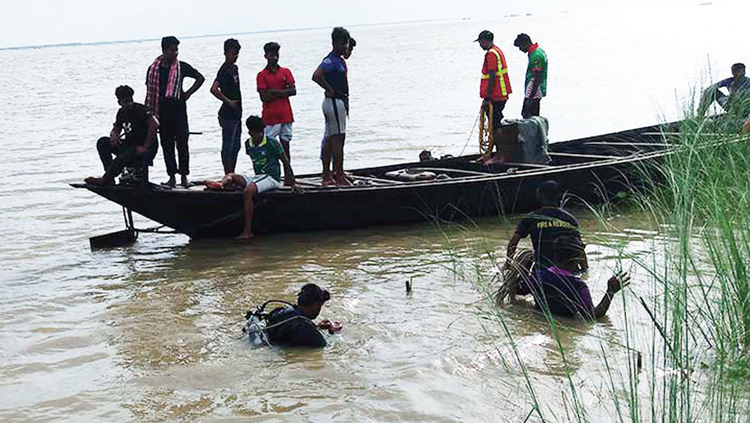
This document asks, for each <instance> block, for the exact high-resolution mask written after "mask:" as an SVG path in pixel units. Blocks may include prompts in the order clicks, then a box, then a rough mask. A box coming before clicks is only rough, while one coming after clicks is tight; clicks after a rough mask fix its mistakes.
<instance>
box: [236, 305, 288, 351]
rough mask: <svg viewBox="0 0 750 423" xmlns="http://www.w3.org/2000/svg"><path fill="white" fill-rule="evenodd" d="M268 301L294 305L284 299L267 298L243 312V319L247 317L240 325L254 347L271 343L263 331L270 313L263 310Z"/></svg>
mask: <svg viewBox="0 0 750 423" xmlns="http://www.w3.org/2000/svg"><path fill="white" fill-rule="evenodd" d="M270 303H281V304H286V305H289V306H294V304H292V303H288V302H286V301H281V300H269V301H266V302H265V303H263V304H262V305H259V306H258V307H256V308H255V309H254V310H250V311H248V312H247V313H246V314H245V319H247V322H245V325H244V326H243V327H242V331H243V332H245V333H246V334H247V337H248V341H249V342H250V345H252V346H254V347H260V346H263V345H271V343H270V342H268V337H267V336H266V331H265V330H266V325H267V323H268V317H269V315H270V313H266V312H265V309H266V306H267V305H268V304H270Z"/></svg>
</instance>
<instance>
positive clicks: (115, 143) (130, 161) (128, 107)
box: [84, 85, 159, 185]
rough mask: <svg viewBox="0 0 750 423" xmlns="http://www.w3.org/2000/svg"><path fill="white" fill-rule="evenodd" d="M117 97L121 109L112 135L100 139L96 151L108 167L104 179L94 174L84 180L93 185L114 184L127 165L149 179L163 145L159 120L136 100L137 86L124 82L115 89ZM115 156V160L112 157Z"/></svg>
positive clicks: (105, 166) (105, 168)
mask: <svg viewBox="0 0 750 423" xmlns="http://www.w3.org/2000/svg"><path fill="white" fill-rule="evenodd" d="M115 97H117V103H118V104H119V105H120V109H119V110H118V111H117V116H116V117H115V123H114V126H113V128H112V131H111V132H110V133H109V137H102V138H99V141H97V142H96V150H97V151H98V152H99V158H100V159H101V161H102V165H103V166H104V175H102V176H101V177H100V178H97V177H93V176H90V177H88V178H86V179H85V180H84V182H86V183H87V184H91V185H111V184H113V183H114V181H115V177H117V176H119V175H120V173H122V171H123V169H125V168H126V167H130V166H133V167H136V168H138V169H139V170H140V171H142V172H143V173H144V175H143V178H144V179H147V175H148V166H149V165H150V164H151V162H152V161H153V159H154V156H155V155H156V151H157V149H158V148H159V147H158V144H157V142H156V129H157V128H158V127H159V122H158V121H157V120H156V118H155V117H154V116H153V115H152V114H151V111H149V110H148V108H146V106H144V105H143V104H139V103H134V102H133V89H132V88H130V87H129V86H127V85H121V86H119V87H117V89H115ZM113 155H114V156H115V158H114V160H113V159H112V156H113Z"/></svg>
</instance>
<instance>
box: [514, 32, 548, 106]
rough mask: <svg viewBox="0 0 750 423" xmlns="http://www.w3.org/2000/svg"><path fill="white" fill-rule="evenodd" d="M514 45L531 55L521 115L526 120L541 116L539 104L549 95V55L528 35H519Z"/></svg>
mask: <svg viewBox="0 0 750 423" xmlns="http://www.w3.org/2000/svg"><path fill="white" fill-rule="evenodd" d="M513 45H514V46H516V47H518V49H519V50H521V51H522V52H524V53H528V54H529V65H528V67H527V68H526V87H525V88H526V91H525V94H524V97H523V109H521V115H522V116H523V118H524V119H527V118H530V117H531V116H539V103H541V101H542V97H544V96H546V95H547V53H545V52H544V50H542V49H541V48H539V44H536V43H532V42H531V38H530V37H529V36H528V35H526V34H518V36H517V37H516V41H514V42H513Z"/></svg>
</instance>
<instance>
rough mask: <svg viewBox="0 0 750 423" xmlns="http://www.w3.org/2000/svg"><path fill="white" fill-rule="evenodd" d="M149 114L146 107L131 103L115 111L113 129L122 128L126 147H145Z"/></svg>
mask: <svg viewBox="0 0 750 423" xmlns="http://www.w3.org/2000/svg"><path fill="white" fill-rule="evenodd" d="M150 119H151V112H150V111H149V110H148V108H147V107H146V106H144V105H143V104H139V103H131V104H129V105H127V106H123V107H121V108H120V110H118V111H117V117H116V118H115V124H114V125H115V126H114V127H115V128H118V127H120V128H122V130H123V132H124V135H125V141H124V143H125V144H126V145H132V146H134V147H137V146H140V145H145V143H146V136H147V135H148V122H149V120H150Z"/></svg>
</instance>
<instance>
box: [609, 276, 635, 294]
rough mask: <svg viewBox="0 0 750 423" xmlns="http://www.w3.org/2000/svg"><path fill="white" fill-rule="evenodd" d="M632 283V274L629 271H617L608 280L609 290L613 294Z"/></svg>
mask: <svg viewBox="0 0 750 423" xmlns="http://www.w3.org/2000/svg"><path fill="white" fill-rule="evenodd" d="M628 285H630V275H628V273H627V272H617V273H616V274H615V275H614V276H612V277H611V278H609V281H607V290H608V291H609V292H611V293H612V294H615V293H617V292H618V291H620V290H621V289H623V288H625V287H626V286H628Z"/></svg>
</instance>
